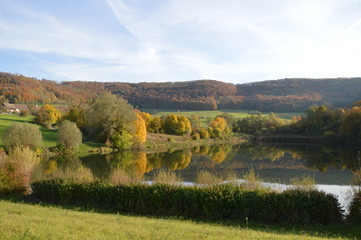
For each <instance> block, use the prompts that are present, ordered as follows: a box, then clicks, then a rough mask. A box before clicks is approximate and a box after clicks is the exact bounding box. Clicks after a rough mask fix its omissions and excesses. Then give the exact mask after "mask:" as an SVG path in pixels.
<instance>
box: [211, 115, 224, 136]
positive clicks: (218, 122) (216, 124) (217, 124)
mask: <svg viewBox="0 0 361 240" xmlns="http://www.w3.org/2000/svg"><path fill="white" fill-rule="evenodd" d="M211 127H213V128H219V129H220V130H221V131H222V132H224V131H226V130H227V129H228V123H227V120H226V119H224V118H223V117H216V118H215V119H214V120H213V121H212V122H211Z"/></svg>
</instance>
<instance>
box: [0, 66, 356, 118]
mask: <svg viewBox="0 0 361 240" xmlns="http://www.w3.org/2000/svg"><path fill="white" fill-rule="evenodd" d="M0 84H1V86H0V101H2V102H4V101H9V102H10V103H17V102H21V103H57V104H80V103H83V102H85V101H87V100H89V99H91V98H94V97H95V96H97V95H98V94H101V93H103V92H106V91H109V92H112V93H113V94H117V95H119V96H122V97H123V98H125V99H127V100H128V101H129V102H130V103H131V104H132V105H134V106H135V107H140V108H146V107H148V108H169V109H197V110H202V109H203V110H211V109H252V110H259V111H272V112H292V111H294V112H299V111H304V110H305V109H306V108H308V107H310V106H312V105H320V104H324V105H328V106H334V107H345V106H348V105H351V103H352V102H353V101H356V100H360V99H361V78H336V79H304V78H302V79H301V78H300V79H282V80H273V81H263V82H255V83H246V84H237V85H234V84H230V83H224V82H221V81H215V80H199V81H187V82H162V83H145V82H144V83H122V82H105V83H102V82H80V81H78V82H61V83H56V82H54V81H49V80H39V79H35V78H29V77H25V76H22V75H18V74H10V73H0Z"/></svg>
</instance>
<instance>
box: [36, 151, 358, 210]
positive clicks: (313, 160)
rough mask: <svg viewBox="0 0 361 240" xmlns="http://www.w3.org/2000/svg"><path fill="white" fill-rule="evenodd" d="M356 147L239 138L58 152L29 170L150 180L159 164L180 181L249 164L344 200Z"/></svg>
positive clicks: (237, 172)
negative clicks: (305, 180) (307, 180)
mask: <svg viewBox="0 0 361 240" xmlns="http://www.w3.org/2000/svg"><path fill="white" fill-rule="evenodd" d="M359 149H360V148H357V147H345V146H343V147H341V146H324V145H317V144H309V145H307V144H303V145H294V144H292V145H272V144H265V145H260V144H257V145H254V144H241V145H218V146H211V147H209V146H203V147H196V148H193V149H183V150H174V151H172V150H169V151H167V152H156V153H145V152H134V151H124V152H116V153H110V154H105V155H104V154H94V155H89V156H86V157H81V158H79V157H76V156H62V157H57V158H50V159H47V160H45V161H43V162H42V164H41V165H39V166H38V167H37V168H36V169H35V170H34V172H33V176H32V180H33V181H37V180H42V179H49V178H59V177H60V178H70V177H73V178H86V179H102V180H105V181H112V180H114V179H115V178H122V177H123V178H124V176H123V175H124V174H126V175H127V176H131V177H132V178H133V179H136V180H141V181H153V179H154V175H155V174H157V172H159V170H161V169H167V170H170V171H174V172H175V173H176V174H177V175H178V176H179V177H180V178H181V179H182V181H183V182H188V183H194V182H196V180H197V174H198V173H199V172H200V171H208V172H211V173H212V174H213V175H215V176H217V177H218V178H219V179H221V180H222V181H227V180H230V179H234V178H237V179H242V178H243V176H244V174H246V173H247V172H249V171H250V169H253V170H254V172H255V173H256V174H257V175H258V176H259V177H260V178H261V179H262V181H263V182H267V183H272V184H279V186H281V187H287V185H288V184H290V179H292V178H295V177H300V178H302V177H303V176H310V177H312V178H314V179H315V182H316V183H317V184H318V186H319V189H320V190H324V191H326V192H330V193H333V194H336V195H338V197H339V199H340V202H341V203H342V204H343V205H345V204H346V203H345V202H346V198H345V197H346V195H347V194H348V193H347V191H348V190H349V189H350V186H349V185H350V181H351V178H352V171H351V170H352V169H354V168H355V167H357V166H358V164H360V163H359V161H358V159H357V153H358V151H359ZM280 184H281V185H280Z"/></svg>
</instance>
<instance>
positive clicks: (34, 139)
mask: <svg viewBox="0 0 361 240" xmlns="http://www.w3.org/2000/svg"><path fill="white" fill-rule="evenodd" d="M3 142H4V145H5V146H7V147H11V148H13V147H30V148H38V147H41V146H42V144H43V137H42V135H41V132H40V130H39V128H38V126H36V125H32V124H29V123H24V124H20V123H13V124H11V125H10V127H8V128H7V129H6V131H5V133H4V135H3Z"/></svg>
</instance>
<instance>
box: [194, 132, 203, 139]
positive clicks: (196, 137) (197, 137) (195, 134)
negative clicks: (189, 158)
mask: <svg viewBox="0 0 361 240" xmlns="http://www.w3.org/2000/svg"><path fill="white" fill-rule="evenodd" d="M192 139H193V140H199V139H201V136H200V135H199V133H197V132H195V133H193V135H192Z"/></svg>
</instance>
